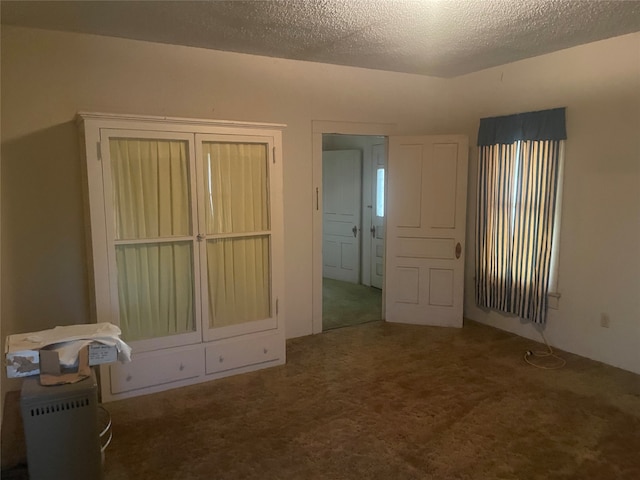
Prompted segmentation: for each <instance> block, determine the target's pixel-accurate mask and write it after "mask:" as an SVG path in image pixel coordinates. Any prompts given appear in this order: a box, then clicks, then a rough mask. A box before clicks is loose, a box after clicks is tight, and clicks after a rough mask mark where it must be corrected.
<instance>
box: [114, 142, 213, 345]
mask: <svg viewBox="0 0 640 480" xmlns="http://www.w3.org/2000/svg"><path fill="white" fill-rule="evenodd" d="M101 146H102V150H103V154H102V156H103V162H104V164H103V176H104V179H105V181H104V188H105V198H106V199H107V201H106V202H105V204H106V209H107V210H111V211H107V226H106V227H107V235H108V238H110V240H111V243H112V246H113V248H112V249H110V255H111V256H110V259H109V264H110V268H109V271H110V284H111V291H112V293H111V298H112V307H113V309H114V311H115V312H116V316H117V318H118V323H119V325H120V328H121V329H122V337H123V339H124V340H125V341H127V342H138V343H136V347H137V350H143V351H144V350H145V342H144V341H145V340H151V339H158V338H163V337H164V338H165V341H164V342H162V343H163V346H171V345H180V344H186V343H195V342H198V341H199V340H200V334H199V330H200V328H199V314H198V309H197V308H196V305H197V304H198V303H197V302H198V298H197V297H199V292H198V285H197V284H196V282H197V281H198V275H197V270H198V259H197V257H198V252H197V250H196V248H195V242H196V237H195V235H194V233H193V232H194V225H195V223H196V216H195V212H194V210H195V208H194V207H193V206H194V205H195V199H196V196H195V193H194V192H193V188H192V183H193V177H194V165H195V162H194V155H193V153H192V152H193V135H183V134H173V133H172V134H168V133H164V132H144V133H142V134H136V133H132V131H126V132H125V131H116V130H103V131H102V132H101ZM157 345H158V343H157V341H156V342H155V343H154V346H156V347H157ZM149 348H151V344H149Z"/></svg>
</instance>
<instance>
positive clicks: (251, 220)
mask: <svg viewBox="0 0 640 480" xmlns="http://www.w3.org/2000/svg"><path fill="white" fill-rule="evenodd" d="M196 144H197V146H198V148H199V152H198V158H199V161H200V163H199V165H198V166H199V171H200V172H201V175H200V178H201V181H200V182H199V187H200V191H201V203H200V205H201V206H202V208H201V209H200V210H201V215H200V218H199V220H200V226H201V228H200V230H201V232H200V235H199V239H200V241H201V245H202V246H201V248H202V249H203V250H204V252H203V255H204V257H205V258H206V265H205V266H204V267H203V269H202V272H201V275H202V284H203V285H205V286H206V287H205V288H204V289H203V290H204V291H203V295H206V296H207V300H208V301H206V302H203V317H204V321H205V322H206V325H207V327H208V328H207V335H206V337H207V339H216V338H224V337H228V336H233V335H239V334H242V333H248V332H251V331H259V330H263V329H268V328H275V326H276V324H275V318H274V317H275V316H274V314H273V310H274V305H273V299H272V287H271V283H272V278H271V245H272V232H271V208H270V188H271V186H270V175H269V173H270V172H269V168H270V152H271V151H272V144H271V142H270V141H269V140H265V139H263V138H255V137H242V138H239V137H234V136H229V135H227V136H214V135H200V136H198V137H197V142H196Z"/></svg>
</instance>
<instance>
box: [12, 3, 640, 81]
mask: <svg viewBox="0 0 640 480" xmlns="http://www.w3.org/2000/svg"><path fill="white" fill-rule="evenodd" d="M0 6H1V9H2V12H1V14H2V17H1V18H2V23H3V24H6V25H20V26H27V27H35V28H44V29H52V30H64V31H73V32H84V33H93V34H98V35H107V36H114V37H124V38H132V39H138V40H147V41H152V42H161V43H171V44H176V45H190V46H196V47H203V48H211V49H215V50H226V51H233V52H243V53H252V54H257V55H266V56H270V57H281V58H290V59H296V60H307V61H312V62H322V63H332V64H338V65H352V66H358V67H365V68H373V69H379V70H390V71H396V72H408V73H417V74H422V75H433V76H441V77H453V76H456V75H461V74H465V73H470V72H474V71H477V70H482V69H484V68H488V67H492V66H496V65H502V64H505V63H509V62H513V61H516V60H520V59H523V58H528V57H532V56H536V55H541V54H544V53H549V52H552V51H556V50H560V49H563V48H568V47H572V46H575V45H580V44H583V43H589V42H593V41H596V40H601V39H604V38H609V37H614V36H617V35H623V34H625V33H630V32H636V31H640V1H629V0H626V1H625V0H623V1H596V0H276V1H272V0H262V1H240V0H235V1H209V2H196V1H124V2H123V1H108V2H101V1H67V2H57V1H44V2H25V1H20V2H15V1H6V0H3V1H2V2H1V3H0Z"/></svg>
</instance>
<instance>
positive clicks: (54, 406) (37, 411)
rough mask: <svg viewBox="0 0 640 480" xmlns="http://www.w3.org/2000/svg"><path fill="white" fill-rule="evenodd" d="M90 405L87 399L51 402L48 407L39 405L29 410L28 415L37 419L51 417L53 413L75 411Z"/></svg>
mask: <svg viewBox="0 0 640 480" xmlns="http://www.w3.org/2000/svg"><path fill="white" fill-rule="evenodd" d="M89 405H90V398H89V397H82V398H75V399H73V400H66V401H62V402H53V403H50V404H48V405H39V406H37V407H32V408H31V409H29V413H30V414H31V416H32V417H39V416H42V415H51V414H53V413H58V412H65V411H67V410H76V409H78V408H85V407H88V406H89Z"/></svg>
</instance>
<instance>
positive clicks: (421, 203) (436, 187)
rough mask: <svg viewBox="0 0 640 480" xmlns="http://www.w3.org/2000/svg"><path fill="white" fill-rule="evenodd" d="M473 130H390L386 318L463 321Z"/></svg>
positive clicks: (432, 322) (444, 323) (457, 323)
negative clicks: (417, 133) (395, 133)
mask: <svg viewBox="0 0 640 480" xmlns="http://www.w3.org/2000/svg"><path fill="white" fill-rule="evenodd" d="M468 145H469V141H468V138H467V137H466V136H462V135H447V136H425V137H389V159H388V179H387V185H388V202H387V219H388V220H387V229H388V234H387V250H386V270H385V275H386V296H385V308H386V312H385V318H386V320H387V321H389V322H400V323H413V324H421V325H440V326H449V327H461V326H462V315H463V293H464V243H463V242H464V239H465V221H466V191H467V162H468Z"/></svg>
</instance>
